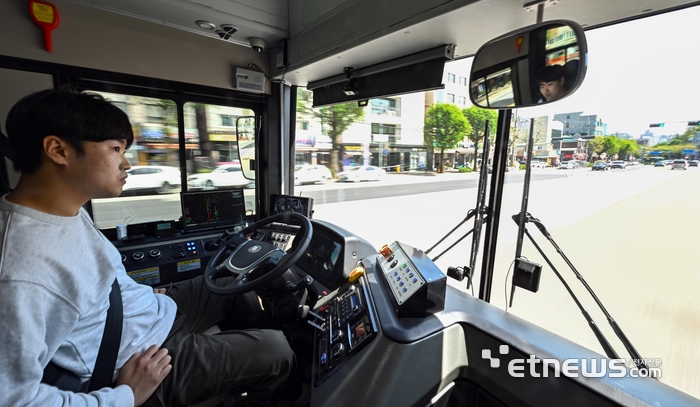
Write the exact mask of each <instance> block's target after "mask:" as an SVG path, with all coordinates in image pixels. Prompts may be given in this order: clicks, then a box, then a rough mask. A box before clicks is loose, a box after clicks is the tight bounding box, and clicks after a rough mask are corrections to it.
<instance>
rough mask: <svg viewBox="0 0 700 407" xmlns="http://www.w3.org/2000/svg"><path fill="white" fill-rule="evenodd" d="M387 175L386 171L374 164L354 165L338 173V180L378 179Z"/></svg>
mask: <svg viewBox="0 0 700 407" xmlns="http://www.w3.org/2000/svg"><path fill="white" fill-rule="evenodd" d="M385 175H386V171H384V170H383V169H381V168H379V167H375V166H373V165H367V166H362V167H353V168H350V169H349V170H348V171H343V172H341V173H340V174H338V181H352V182H360V181H378V180H380V179H382V177H384V176H385Z"/></svg>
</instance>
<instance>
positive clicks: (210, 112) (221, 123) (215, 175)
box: [184, 103, 255, 213]
mask: <svg viewBox="0 0 700 407" xmlns="http://www.w3.org/2000/svg"><path fill="white" fill-rule="evenodd" d="M184 113H185V120H186V121H187V122H189V124H190V125H191V126H192V127H191V131H189V132H187V131H186V135H185V139H186V141H187V149H186V154H185V155H186V159H187V160H186V162H185V164H186V168H187V189H188V191H202V190H203V191H210V190H221V189H233V188H245V191H244V194H245V203H246V210H247V211H249V212H251V213H254V211H255V180H254V179H248V178H246V176H245V174H244V171H242V169H243V167H244V166H249V165H250V160H251V159H254V158H255V115H254V112H253V111H252V110H250V109H241V108H237V107H231V106H219V105H210V104H201V103H186V104H185V106H184ZM224 118H225V119H226V120H224ZM186 126H187V123H186ZM239 148H240V150H239Z"/></svg>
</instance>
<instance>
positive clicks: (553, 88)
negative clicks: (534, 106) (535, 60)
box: [537, 65, 567, 103]
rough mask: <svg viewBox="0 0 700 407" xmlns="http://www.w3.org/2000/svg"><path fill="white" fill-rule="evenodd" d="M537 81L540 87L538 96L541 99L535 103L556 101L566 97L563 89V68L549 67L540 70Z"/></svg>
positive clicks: (558, 66) (557, 66)
mask: <svg viewBox="0 0 700 407" xmlns="http://www.w3.org/2000/svg"><path fill="white" fill-rule="evenodd" d="M537 80H538V82H539V86H540V94H541V95H542V99H540V100H539V101H538V102H537V103H542V102H545V101H547V102H551V101H554V100H557V99H561V98H562V97H564V95H566V92H567V90H566V88H565V87H564V81H565V73H564V67H563V66H561V65H549V66H545V67H544V68H542V70H541V71H540V73H539V75H537Z"/></svg>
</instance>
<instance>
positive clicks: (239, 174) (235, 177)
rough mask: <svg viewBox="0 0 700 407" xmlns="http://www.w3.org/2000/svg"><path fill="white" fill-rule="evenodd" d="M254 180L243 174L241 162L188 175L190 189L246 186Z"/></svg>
mask: <svg viewBox="0 0 700 407" xmlns="http://www.w3.org/2000/svg"><path fill="white" fill-rule="evenodd" d="M251 182H252V181H251V180H249V179H247V178H246V177H244V176H243V171H242V170H241V166H240V164H224V165H220V166H218V167H216V168H214V171H212V172H208V173H202V174H194V175H190V176H189V177H187V188H188V189H216V188H222V187H229V188H231V187H233V188H245V187H246V186H248V184H249V183H251Z"/></svg>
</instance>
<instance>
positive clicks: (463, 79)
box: [459, 76, 467, 86]
mask: <svg viewBox="0 0 700 407" xmlns="http://www.w3.org/2000/svg"><path fill="white" fill-rule="evenodd" d="M459 84H460V85H462V86H467V78H465V77H464V76H460V77H459Z"/></svg>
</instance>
